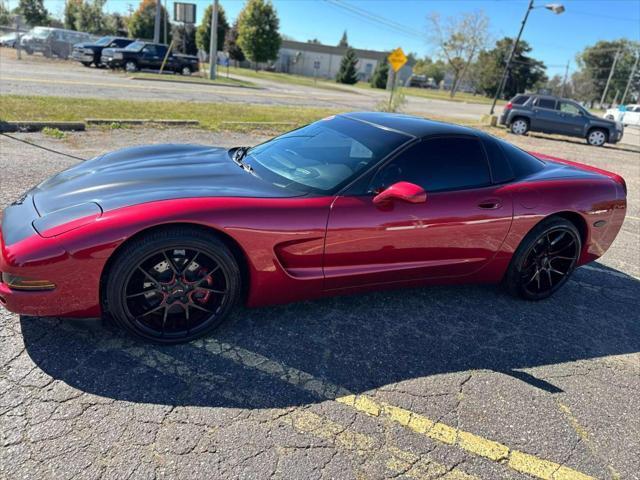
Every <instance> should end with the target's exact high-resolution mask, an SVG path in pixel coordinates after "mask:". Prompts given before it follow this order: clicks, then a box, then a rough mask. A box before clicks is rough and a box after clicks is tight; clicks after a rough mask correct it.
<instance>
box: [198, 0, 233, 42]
mask: <svg viewBox="0 0 640 480" xmlns="http://www.w3.org/2000/svg"><path fill="white" fill-rule="evenodd" d="M212 14H213V7H212V6H211V5H209V6H208V7H207V8H206V9H205V11H204V15H203V17H202V22H200V26H199V27H198V30H197V31H196V45H197V46H198V48H199V49H200V50H202V51H204V52H209V47H210V46H211V15H212ZM217 30H218V32H217V33H218V36H217V38H216V40H217V43H216V50H217V51H220V50H222V49H223V47H224V39H225V36H226V35H227V31H228V30H229V22H228V21H227V15H226V14H225V13H224V8H222V5H219V6H218V28H217Z"/></svg>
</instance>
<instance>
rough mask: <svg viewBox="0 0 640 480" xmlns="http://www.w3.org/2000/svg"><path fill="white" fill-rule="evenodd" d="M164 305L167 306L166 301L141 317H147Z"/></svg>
mask: <svg viewBox="0 0 640 480" xmlns="http://www.w3.org/2000/svg"><path fill="white" fill-rule="evenodd" d="M164 306H165V305H164V303H162V304H160V305H158V306H157V307H156V308H153V309H151V310H149V311H148V312H147V313H143V314H142V315H140V317H139V318H143V317H146V316H147V315H151V314H152V313H155V312H157V311H158V310H160V309H161V308H164Z"/></svg>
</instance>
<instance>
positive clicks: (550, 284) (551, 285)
mask: <svg viewBox="0 0 640 480" xmlns="http://www.w3.org/2000/svg"><path fill="white" fill-rule="evenodd" d="M547 278H548V279H549V288H551V287H553V280H552V279H551V272H550V271H549V270H547Z"/></svg>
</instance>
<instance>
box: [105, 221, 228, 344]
mask: <svg viewBox="0 0 640 480" xmlns="http://www.w3.org/2000/svg"><path fill="white" fill-rule="evenodd" d="M185 230H186V231H185ZM239 293H240V272H239V269H238V265H237V262H236V261H235V258H234V257H233V254H232V253H231V252H230V251H229V250H228V248H227V247H226V246H225V245H224V244H223V243H222V242H221V241H220V240H219V239H218V238H216V237H215V236H213V235H210V234H208V233H207V232H202V231H199V230H197V229H194V230H192V229H175V230H174V229H172V230H169V231H159V232H155V233H152V234H150V235H148V236H144V237H143V238H142V239H138V240H137V241H134V242H133V243H132V244H130V245H126V246H125V247H124V250H123V251H122V252H121V253H120V254H119V255H118V257H117V259H116V260H115V262H114V265H113V268H112V269H111V271H110V273H109V278H108V282H107V289H106V300H107V305H108V308H109V311H110V312H111V314H112V315H113V317H114V319H115V321H116V323H118V324H119V325H120V326H122V327H124V328H125V329H127V330H128V331H130V332H131V333H134V334H135V335H137V336H139V337H142V338H144V339H147V340H151V341H154V342H158V343H181V342H186V341H189V340H192V339H194V338H198V337H201V336H203V335H206V334H207V333H209V332H210V331H211V330H213V329H215V328H216V327H217V326H219V325H220V324H221V323H222V322H223V321H224V320H225V318H226V316H227V315H228V313H229V311H230V309H231V308H232V307H233V305H234V304H235V302H236V301H237V299H238V297H239Z"/></svg>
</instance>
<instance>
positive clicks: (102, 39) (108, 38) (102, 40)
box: [96, 37, 113, 45]
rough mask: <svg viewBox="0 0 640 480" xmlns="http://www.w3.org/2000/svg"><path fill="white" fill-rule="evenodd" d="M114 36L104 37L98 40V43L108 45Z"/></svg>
mask: <svg viewBox="0 0 640 480" xmlns="http://www.w3.org/2000/svg"><path fill="white" fill-rule="evenodd" d="M112 38H113V37H102V38H101V39H100V40H98V41H96V45H107V44H108V43H109V42H110V41H111V39H112Z"/></svg>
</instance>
